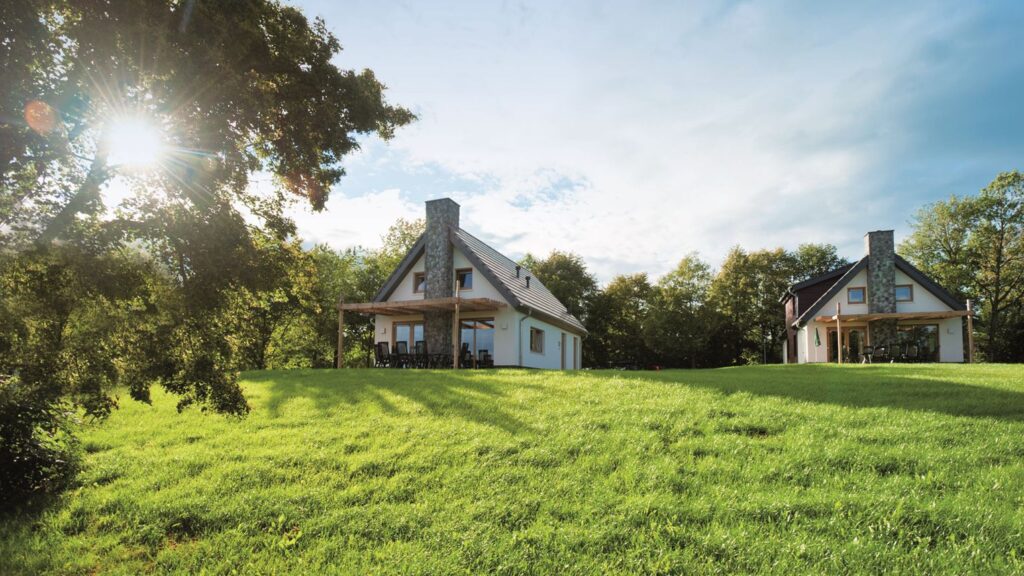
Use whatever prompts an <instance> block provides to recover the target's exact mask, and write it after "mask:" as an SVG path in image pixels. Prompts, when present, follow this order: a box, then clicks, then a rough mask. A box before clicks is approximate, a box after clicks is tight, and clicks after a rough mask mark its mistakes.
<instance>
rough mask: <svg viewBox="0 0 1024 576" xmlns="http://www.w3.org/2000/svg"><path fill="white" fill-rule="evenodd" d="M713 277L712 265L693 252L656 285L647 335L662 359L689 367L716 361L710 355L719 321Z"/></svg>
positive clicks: (651, 347)
mask: <svg viewBox="0 0 1024 576" xmlns="http://www.w3.org/2000/svg"><path fill="white" fill-rule="evenodd" d="M711 279H712V274H711V267H710V266H708V264H707V263H706V262H704V261H703V260H701V259H700V257H699V256H697V254H695V253H694V254H688V255H687V256H685V257H684V258H683V259H682V260H681V261H680V262H679V265H678V266H676V268H675V269H674V270H672V271H671V272H669V273H668V274H666V275H665V276H663V277H662V278H661V279H659V280H658V282H657V284H655V286H654V290H653V293H652V296H651V307H650V314H649V319H648V322H647V324H646V326H645V337H646V339H647V345H648V347H649V348H650V349H651V351H652V352H653V353H654V354H656V355H657V357H658V358H659V361H661V362H663V363H665V364H666V365H669V366H677V367H687V368H697V367H703V366H707V365H711V364H712V363H713V362H714V358H712V357H710V356H709V355H708V354H707V348H708V344H709V342H710V340H711V338H712V335H713V332H714V330H715V329H716V327H717V325H718V324H719V322H718V318H717V313H716V311H715V310H714V309H713V308H712V307H711V305H710V303H709V302H708V292H709V290H710V289H711Z"/></svg>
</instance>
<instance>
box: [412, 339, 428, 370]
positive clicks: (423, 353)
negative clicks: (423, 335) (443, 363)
mask: <svg viewBox="0 0 1024 576" xmlns="http://www.w3.org/2000/svg"><path fill="white" fill-rule="evenodd" d="M413 346H414V348H413V365H415V366H416V367H417V368H426V367H427V365H428V364H429V363H430V357H429V355H428V354H427V343H426V342H425V341H423V340H417V341H416V343H415V344H414V345H413Z"/></svg>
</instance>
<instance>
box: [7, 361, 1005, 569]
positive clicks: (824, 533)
mask: <svg viewBox="0 0 1024 576" xmlns="http://www.w3.org/2000/svg"><path fill="white" fill-rule="evenodd" d="M244 386H245V390H246V393H247V395H248V398H249V399H250V402H251V404H252V407H253V411H252V414H251V415H250V416H248V417H247V418H245V419H242V420H235V419H230V418H225V417H222V416H217V415H210V414H202V413H200V412H198V411H188V412H185V413H184V414H178V413H176V411H175V408H174V406H175V401H174V398H172V397H170V396H167V395H164V394H162V393H157V394H155V397H154V404H153V406H147V405H144V404H138V403H134V402H131V401H128V400H125V401H123V402H122V407H121V409H120V410H118V411H117V412H116V413H115V414H114V415H113V416H112V417H111V418H110V419H109V420H108V421H106V422H103V423H101V424H98V425H95V426H92V427H90V428H88V429H87V430H85V431H84V432H83V439H84V443H85V446H86V449H87V452H88V454H87V458H86V469H85V471H84V473H83V474H82V476H81V479H80V485H79V486H78V487H77V488H75V489H73V490H71V491H70V492H69V493H67V494H66V495H65V496H64V497H62V498H61V499H60V501H58V502H55V503H54V504H52V505H51V506H50V507H49V508H47V509H46V510H45V511H43V512H38V513H36V514H34V515H30V516H21V517H16V518H5V519H0V573H2V574H17V573H40V572H42V573H72V574H93V573H123V574H135V573H139V572H183V573H197V572H199V571H200V570H204V571H206V572H207V573H231V572H237V573H241V574H248V573H302V574H315V573H337V572H356V573H374V574H380V573H400V574H439V573H483V572H486V573H501V574H536V573H555V572H557V573H569V574H572V573H680V572H682V573H754V572H764V573H776V574H795V573H818V574H821V573H865V574H867V573H871V574H876V573H881V572H899V573H922V574H937V573H950V574H965V573H1022V572H1024V368H1022V367H1015V366H985V365H976V366H962V365H948V366H939V365H919V366H892V365H886V366H878V365H876V366H845V367H838V366H793V367H782V366H773V367H750V368H734V369H722V370H706V371H678V372H676V371H669V372H660V373H629V372H592V373H587V372H577V373H558V372H535V371H519V370H508V371H505V370H501V371H490V372H469V371H463V372H458V373H454V372H419V371H393V370H361V371H358V370H351V371H293V372H263V373H250V374H247V375H246V379H245V383H244Z"/></svg>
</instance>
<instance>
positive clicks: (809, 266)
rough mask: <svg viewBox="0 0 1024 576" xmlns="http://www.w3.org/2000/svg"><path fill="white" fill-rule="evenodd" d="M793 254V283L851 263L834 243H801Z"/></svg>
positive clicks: (791, 274) (791, 277)
mask: <svg viewBox="0 0 1024 576" xmlns="http://www.w3.org/2000/svg"><path fill="white" fill-rule="evenodd" d="M791 256H792V260H791V263H792V266H793V270H792V272H791V273H790V281H791V282H793V283H796V282H800V281H802V280H807V279H809V278H814V277H815V276H821V275H822V274H827V273H829V272H831V271H833V270H835V269H836V268H841V267H843V266H846V265H847V264H849V263H850V261H849V260H847V259H846V258H843V257H842V256H840V255H839V251H838V250H836V247H835V246H834V245H832V244H814V243H806V244H801V245H800V246H798V247H797V249H796V252H793V253H792V254H791Z"/></svg>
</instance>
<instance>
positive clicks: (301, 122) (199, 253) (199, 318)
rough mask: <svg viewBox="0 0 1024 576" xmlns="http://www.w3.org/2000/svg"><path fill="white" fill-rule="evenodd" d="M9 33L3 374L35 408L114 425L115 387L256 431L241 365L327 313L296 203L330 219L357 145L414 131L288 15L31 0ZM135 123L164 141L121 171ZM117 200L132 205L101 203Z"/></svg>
mask: <svg viewBox="0 0 1024 576" xmlns="http://www.w3.org/2000/svg"><path fill="white" fill-rule="evenodd" d="M0 34H2V37H3V38H4V41H3V42H2V43H0V75H2V76H0V85H2V86H4V90H3V94H2V95H0V115H2V117H3V118H4V119H5V121H4V122H2V123H0V245H2V246H3V253H2V254H0V258H2V261H0V282H3V291H2V292H0V376H2V377H5V378H6V377H8V376H10V375H12V374H18V376H19V378H18V381H19V382H20V384H19V386H21V387H26V388H27V389H29V390H31V391H32V392H31V394H29V395H28V396H25V395H16V396H14V398H31V399H33V402H35V401H38V402H42V403H47V402H48V403H50V405H49V406H50V408H49V409H43V410H41V411H40V412H38V413H39V414H41V415H45V414H56V413H57V412H59V411H60V410H63V409H64V407H65V406H66V404H67V403H68V402H71V403H73V405H74V406H76V407H78V408H81V409H83V410H85V412H86V413H88V414H90V415H92V416H99V417H102V416H106V415H108V414H109V413H110V411H111V410H112V408H113V407H114V406H115V405H116V402H115V398H114V396H113V395H112V392H111V391H112V390H113V389H114V387H116V386H119V385H120V386H125V387H126V388H127V390H128V391H129V393H130V394H131V396H132V397H133V398H136V399H138V400H143V401H146V400H148V399H149V398H150V396H151V387H152V385H153V384H162V385H163V386H164V387H165V388H166V389H167V390H170V391H172V392H174V393H175V394H177V395H178V396H179V403H178V405H179V409H184V408H185V407H186V406H190V405H201V406H203V407H209V408H212V409H214V410H216V411H219V412H225V413H230V414H244V413H245V412H246V411H247V410H248V405H247V403H246V401H245V398H244V396H243V394H242V390H241V388H239V386H238V383H237V371H238V369H239V368H244V367H248V366H256V367H260V366H264V365H266V364H267V353H268V350H269V349H270V342H271V340H272V339H273V336H274V334H275V332H277V331H281V330H284V329H286V328H283V326H287V325H288V322H289V321H291V320H298V319H299V318H300V317H301V315H302V314H307V315H313V314H316V313H318V312H319V308H318V305H319V304H320V302H319V301H318V300H317V294H316V289H315V286H314V285H315V284H316V281H317V279H316V276H315V268H314V265H313V263H312V262H311V259H310V257H309V256H308V255H307V254H305V253H304V252H302V250H301V249H300V248H299V241H298V240H296V239H295V238H294V232H295V230H294V224H293V223H292V222H290V221H289V220H288V219H287V218H286V217H285V216H284V209H285V207H286V205H287V204H288V203H289V202H290V201H292V200H294V199H296V198H301V199H302V200H304V201H306V202H308V203H309V205H310V206H312V208H314V209H316V210H319V209H322V208H323V206H324V203H325V202H326V200H327V197H328V192H329V190H330V189H331V188H332V187H333V186H334V185H336V184H337V183H338V182H339V181H340V178H341V177H342V175H343V174H344V171H343V170H342V168H341V162H342V160H343V158H344V157H345V156H346V155H347V154H349V153H350V152H352V151H354V150H356V149H357V148H358V147H359V140H358V139H359V138H361V137H365V136H367V135H374V134H375V135H377V136H379V137H382V138H385V139H387V138H390V137H391V136H392V135H393V133H394V130H395V129H396V128H398V127H400V126H402V125H405V124H407V123H409V122H410V121H412V120H413V119H414V117H413V115H412V114H411V113H410V112H409V111H408V110H405V109H403V108H400V107H396V106H392V105H390V104H388V103H387V102H386V101H385V99H384V95H383V94H384V86H383V84H381V83H380V82H379V81H378V80H377V79H376V77H375V76H374V74H373V72H372V71H370V70H363V71H361V72H354V71H350V70H342V69H339V68H338V67H337V66H336V65H335V64H333V63H332V61H333V59H334V58H335V56H336V55H337V54H338V53H339V51H340V50H341V46H340V44H339V42H338V40H337V39H336V38H335V37H334V36H333V35H331V34H330V33H329V32H328V31H327V28H326V25H325V24H324V23H323V22H322V21H320V20H314V21H310V20H308V19H307V18H306V17H305V16H304V15H303V14H302V13H301V12H300V11H299V10H297V9H295V8H292V7H289V6H285V5H282V4H280V3H278V2H275V1H272V0H251V1H244V2H191V1H190V2H179V1H176V0H163V1H149V0H146V1H143V0H126V1H124V2H113V3H111V2H96V1H88V0H87V1H81V2H69V1H64V0H19V1H16V2H7V3H3V5H2V7H0ZM127 117H138V118H143V119H144V120H145V122H147V123H148V124H151V125H152V126H153V127H154V128H155V129H159V130H160V131H161V132H162V133H163V137H164V140H165V144H166V146H165V148H166V149H167V152H166V155H165V157H163V158H160V159H159V162H158V163H157V165H156V166H153V167H152V169H151V170H149V171H143V172H136V171H132V170H131V169H129V168H127V167H121V166H114V165H112V163H111V161H110V160H111V159H110V158H109V155H110V153H111V149H112V146H111V144H112V142H111V139H110V129H111V127H112V125H114V124H115V123H116V122H117V121H119V120H123V119H125V118H127ZM21 118H24V119H25V121H24V122H21V121H17V122H15V121H11V119H21ZM257 171H259V172H262V173H268V174H270V175H272V177H273V179H274V181H275V183H276V186H274V187H271V188H270V189H267V187H263V188H262V191H261V190H260V189H259V187H254V186H250V184H252V182H251V181H250V175H251V174H253V173H254V172H257ZM115 183H116V184H118V185H120V186H124V187H126V188H127V189H128V190H129V191H130V194H129V196H128V199H127V200H126V201H124V202H123V203H122V204H121V205H119V206H105V205H104V202H103V198H102V197H101V194H100V192H101V191H102V190H103V189H104V187H106V186H111V185H113V184H115ZM254 188H256V189H254ZM243 215H244V216H243ZM139 250H141V251H142V255H140V254H137V251H139ZM15 251H16V252H15ZM335 298H336V296H335ZM27 409H28V408H26V410H27ZM59 426H60V423H59V422H56V421H55V422H54V423H53V426H51V427H49V428H47V427H46V426H44V427H43V429H51V428H53V427H58V428H59ZM7 440H8V439H7V438H3V439H0V441H3V442H6V441H7ZM5 450H6V448H5ZM4 453H5V454H11V453H13V452H10V451H6V452H4ZM40 454H41V453H40ZM8 464H9V463H8V462H5V461H0V466H7V465H8ZM30 476H31V475H30ZM26 482H27V483H28V484H33V482H34V481H32V480H31V479H30V478H27V479H26ZM36 484H38V483H36Z"/></svg>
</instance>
